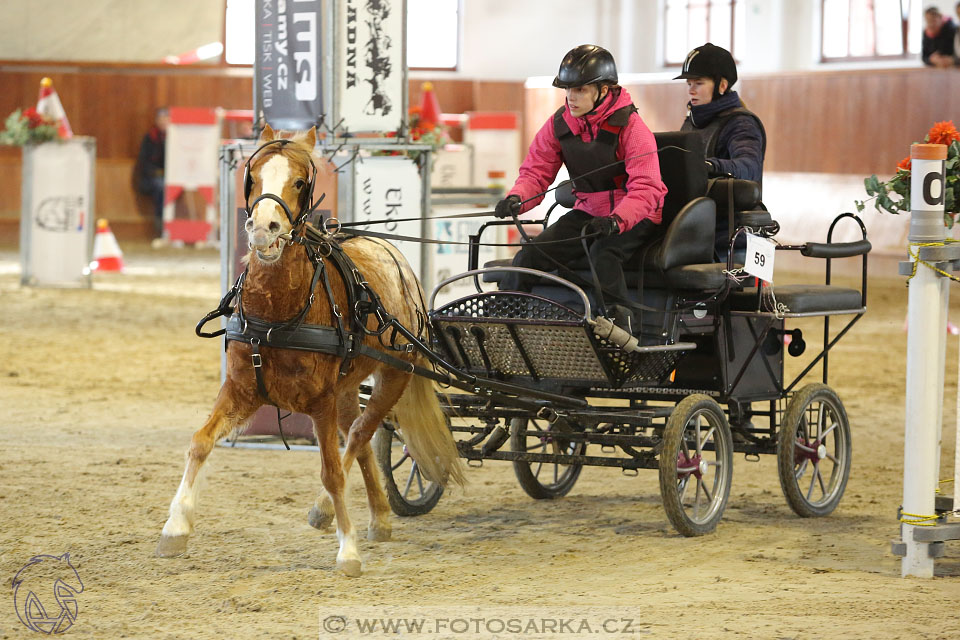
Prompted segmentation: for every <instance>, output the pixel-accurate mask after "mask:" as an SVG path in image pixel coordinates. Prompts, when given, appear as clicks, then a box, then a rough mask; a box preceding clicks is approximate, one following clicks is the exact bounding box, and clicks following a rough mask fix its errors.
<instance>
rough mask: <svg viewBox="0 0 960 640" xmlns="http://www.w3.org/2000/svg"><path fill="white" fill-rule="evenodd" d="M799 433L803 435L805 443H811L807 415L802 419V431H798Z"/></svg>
mask: <svg viewBox="0 0 960 640" xmlns="http://www.w3.org/2000/svg"><path fill="white" fill-rule="evenodd" d="M798 431H800V432H801V433H802V434H803V441H804V443H806V442H809V441H810V425H809V423H808V422H807V416H806V415H804V416H803V417H802V418H800V429H798Z"/></svg>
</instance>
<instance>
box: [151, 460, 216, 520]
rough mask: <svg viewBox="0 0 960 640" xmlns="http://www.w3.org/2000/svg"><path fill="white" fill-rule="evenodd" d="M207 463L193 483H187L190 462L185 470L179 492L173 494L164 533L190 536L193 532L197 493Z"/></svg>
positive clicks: (204, 474)
mask: <svg viewBox="0 0 960 640" xmlns="http://www.w3.org/2000/svg"><path fill="white" fill-rule="evenodd" d="M206 469H207V465H206V464H204V465H202V466H201V467H200V470H199V472H198V473H197V477H196V478H194V481H193V485H192V486H188V485H187V475H188V473H189V471H190V462H188V463H187V468H186V469H184V471H183V478H182V479H181V480H180V486H179V487H178V488H177V494H176V495H175V496H173V501H172V502H171V503H170V517H169V518H168V519H167V522H166V524H164V525H163V532H162V533H163V535H164V536H167V537H175V536H188V535H190V534H191V533H193V521H194V517H195V516H196V511H195V510H196V506H197V495H198V494H199V492H200V484H201V483H202V482H203V481H204V478H205V477H206Z"/></svg>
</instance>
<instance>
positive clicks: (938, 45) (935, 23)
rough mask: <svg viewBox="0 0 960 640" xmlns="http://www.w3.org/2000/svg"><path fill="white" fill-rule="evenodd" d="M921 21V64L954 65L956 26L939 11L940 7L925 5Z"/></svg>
mask: <svg viewBox="0 0 960 640" xmlns="http://www.w3.org/2000/svg"><path fill="white" fill-rule="evenodd" d="M958 6H960V5H958ZM923 23H924V29H923V47H922V49H921V53H920V57H921V58H923V64H925V65H927V66H928V67H937V68H940V69H946V68H948V67H952V66H954V64H955V63H954V53H955V51H954V37H955V36H956V33H957V27H956V25H955V24H953V20H951V19H950V18H949V16H945V15H943V14H942V13H940V9H938V8H936V7H927V10H926V11H924V12H923Z"/></svg>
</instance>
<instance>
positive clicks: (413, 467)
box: [403, 460, 417, 500]
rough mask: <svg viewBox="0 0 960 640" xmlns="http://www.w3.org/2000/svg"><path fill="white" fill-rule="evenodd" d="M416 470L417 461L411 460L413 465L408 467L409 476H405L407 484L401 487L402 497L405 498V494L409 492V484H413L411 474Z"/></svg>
mask: <svg viewBox="0 0 960 640" xmlns="http://www.w3.org/2000/svg"><path fill="white" fill-rule="evenodd" d="M416 472H417V461H416V460H414V461H413V466H412V467H410V477H409V478H407V486H405V487H404V488H403V498H404V500H406V498H407V494H408V493H410V485H411V484H413V475H414V474H415V473H416Z"/></svg>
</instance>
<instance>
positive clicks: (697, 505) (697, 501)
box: [693, 478, 703, 518]
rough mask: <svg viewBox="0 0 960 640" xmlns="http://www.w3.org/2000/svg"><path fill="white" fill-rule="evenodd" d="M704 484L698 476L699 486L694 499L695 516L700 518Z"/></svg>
mask: <svg viewBox="0 0 960 640" xmlns="http://www.w3.org/2000/svg"><path fill="white" fill-rule="evenodd" d="M702 486H703V483H702V482H700V478H697V488H696V490H695V491H694V496H695V497H694V500H693V517H694V518H698V517H699V516H700V488H701V487H702Z"/></svg>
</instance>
